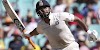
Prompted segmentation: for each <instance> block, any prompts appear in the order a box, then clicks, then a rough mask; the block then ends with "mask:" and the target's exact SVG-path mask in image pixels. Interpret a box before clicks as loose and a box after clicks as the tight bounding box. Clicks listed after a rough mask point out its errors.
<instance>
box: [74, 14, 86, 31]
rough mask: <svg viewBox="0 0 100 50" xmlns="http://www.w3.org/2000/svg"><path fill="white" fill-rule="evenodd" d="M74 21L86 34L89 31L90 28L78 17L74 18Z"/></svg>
mask: <svg viewBox="0 0 100 50" xmlns="http://www.w3.org/2000/svg"><path fill="white" fill-rule="evenodd" d="M74 21H75V22H77V23H78V24H79V26H81V28H83V29H84V30H85V31H86V32H87V31H88V27H87V26H86V24H85V23H84V22H83V21H82V20H80V19H79V18H78V17H76V16H75V17H74Z"/></svg>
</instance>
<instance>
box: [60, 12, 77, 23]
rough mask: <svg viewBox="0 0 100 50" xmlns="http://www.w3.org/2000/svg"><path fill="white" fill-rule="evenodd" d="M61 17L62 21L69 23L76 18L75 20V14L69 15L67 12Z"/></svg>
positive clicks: (61, 14)
mask: <svg viewBox="0 0 100 50" xmlns="http://www.w3.org/2000/svg"><path fill="white" fill-rule="evenodd" d="M59 16H60V19H61V20H64V21H69V22H72V21H74V18H75V17H74V15H73V14H70V13H67V12H62V13H59Z"/></svg>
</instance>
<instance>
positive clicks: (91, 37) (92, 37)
mask: <svg viewBox="0 0 100 50" xmlns="http://www.w3.org/2000/svg"><path fill="white" fill-rule="evenodd" d="M87 33H88V40H89V41H94V42H95V41H97V35H98V32H97V31H96V30H93V31H90V30H88V31H87Z"/></svg>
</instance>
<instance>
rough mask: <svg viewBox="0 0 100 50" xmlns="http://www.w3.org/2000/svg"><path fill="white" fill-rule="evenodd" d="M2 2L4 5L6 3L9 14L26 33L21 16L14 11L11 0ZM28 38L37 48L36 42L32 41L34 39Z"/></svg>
mask: <svg viewBox="0 0 100 50" xmlns="http://www.w3.org/2000/svg"><path fill="white" fill-rule="evenodd" d="M2 2H3V5H4V7H5V9H6V11H7V13H8V15H9V16H10V17H11V19H12V20H13V22H14V23H15V24H16V26H17V27H18V28H19V30H20V31H21V32H23V33H24V31H25V30H24V29H25V26H24V24H23V23H22V21H21V20H20V18H19V17H18V15H17V14H16V12H15V11H14V9H13V7H12V6H11V4H10V2H9V1H8V0H3V1H2ZM23 35H24V34H23ZM28 40H29V42H30V44H31V45H32V46H33V48H35V44H34V43H33V42H32V40H31V39H30V38H28Z"/></svg>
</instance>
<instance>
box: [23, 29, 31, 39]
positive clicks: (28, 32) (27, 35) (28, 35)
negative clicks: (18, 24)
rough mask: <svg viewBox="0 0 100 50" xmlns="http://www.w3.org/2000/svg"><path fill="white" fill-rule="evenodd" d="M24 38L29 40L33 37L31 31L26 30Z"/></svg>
mask: <svg viewBox="0 0 100 50" xmlns="http://www.w3.org/2000/svg"><path fill="white" fill-rule="evenodd" d="M24 37H25V38H29V37H31V35H30V31H28V30H25V31H24Z"/></svg>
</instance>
